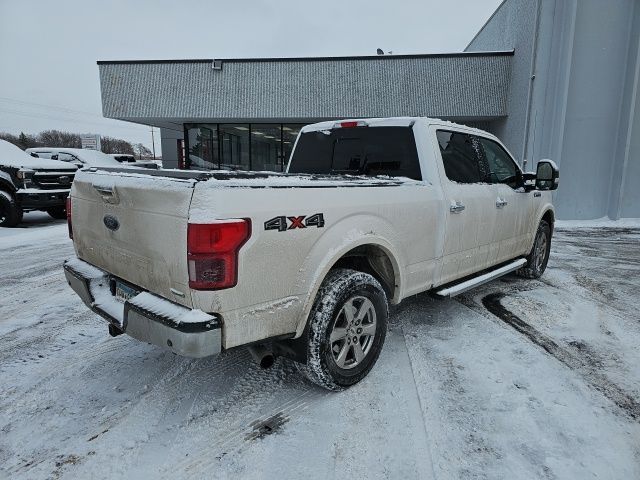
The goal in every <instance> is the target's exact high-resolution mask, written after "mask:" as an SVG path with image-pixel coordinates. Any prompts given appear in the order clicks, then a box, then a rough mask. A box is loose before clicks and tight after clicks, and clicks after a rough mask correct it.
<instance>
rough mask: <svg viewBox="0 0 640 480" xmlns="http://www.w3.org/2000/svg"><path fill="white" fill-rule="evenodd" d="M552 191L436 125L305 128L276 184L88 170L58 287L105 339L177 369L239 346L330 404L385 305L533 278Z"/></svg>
mask: <svg viewBox="0 0 640 480" xmlns="http://www.w3.org/2000/svg"><path fill="white" fill-rule="evenodd" d="M558 175H559V174H558V169H557V168H556V166H555V164H554V163H553V162H552V161H549V160H541V161H539V162H538V166H537V172H536V173H532V172H528V173H523V172H522V171H521V169H520V167H519V166H518V164H517V163H516V162H515V161H514V160H513V157H512V156H511V154H510V153H509V152H508V150H507V149H506V148H505V147H504V145H503V144H502V143H501V142H500V141H499V140H498V139H497V138H496V137H495V136H493V135H491V134H488V133H486V132H483V131H481V130H477V129H473V128H468V127H465V126H461V125H456V124H453V123H450V122H445V121H441V120H435V119H429V118H387V119H363V120H347V121H330V122H322V123H317V124H313V125H308V126H306V127H304V128H303V129H302V130H301V132H300V134H299V136H298V138H297V140H296V144H295V146H294V150H293V153H292V155H291V159H290V161H289V165H288V169H287V172H286V173H284V174H277V173H268V172H223V171H208V172H206V171H185V170H163V171H148V170H147V171H143V170H139V171H137V172H136V171H132V170H129V171H126V172H124V171H121V170H120V171H118V170H115V169H109V168H102V169H88V170H87V169H85V170H82V171H80V172H78V174H77V176H76V180H75V182H74V184H73V188H72V191H71V195H70V199H69V205H68V210H69V212H70V213H71V215H70V217H69V233H70V235H71V236H72V238H73V242H74V246H75V252H76V255H77V258H74V259H71V260H68V261H67V262H65V265H64V268H65V274H66V278H67V280H68V282H69V284H70V285H71V287H72V288H73V289H74V290H75V291H76V292H77V293H78V295H79V296H80V297H81V298H82V300H83V301H84V302H85V303H86V304H87V306H88V307H89V308H91V309H92V310H93V311H95V312H97V313H98V314H100V315H101V316H103V317H104V318H105V319H106V320H107V321H108V323H109V332H110V333H111V334H112V335H119V334H121V333H127V334H129V335H130V336H132V337H134V338H136V339H138V340H142V341H145V342H149V343H152V344H155V345H158V346H162V347H164V348H167V349H169V350H171V351H173V352H175V353H176V354H179V355H184V356H188V357H205V356H209V355H214V354H217V353H220V352H221V351H224V350H228V349H231V348H236V347H239V346H242V345H245V346H248V348H249V349H250V351H251V352H252V355H253V356H254V358H256V359H257V360H258V361H259V362H261V365H263V366H268V365H269V364H271V363H272V362H273V358H274V356H284V357H288V358H290V359H292V360H294V361H295V362H296V364H297V365H298V366H299V369H300V370H301V371H302V372H303V373H304V374H306V375H307V376H308V377H309V378H310V379H311V380H312V381H313V382H315V383H317V384H319V385H321V386H323V387H326V388H329V389H333V390H339V389H341V388H344V387H348V386H350V385H352V384H354V383H356V382H358V381H359V380H361V379H362V378H363V377H364V376H365V375H367V373H368V372H369V371H370V370H371V368H372V367H373V365H374V364H375V362H376V360H377V358H378V355H379V354H380V350H381V348H382V345H383V343H384V340H385V334H386V330H387V316H388V308H389V304H397V303H399V302H400V301H401V300H402V299H404V298H406V297H408V296H410V295H414V294H417V293H419V292H424V291H432V292H434V293H435V294H438V295H440V296H454V295H457V294H458V293H461V292H463V291H465V290H467V289H469V288H472V287H473V286H476V285H478V284H481V283H484V282H486V281H488V280H490V279H493V278H496V277H498V276H500V275H503V274H505V273H508V272H511V271H514V270H515V271H517V272H518V273H519V274H520V275H522V276H524V277H528V278H537V277H539V276H540V275H542V273H543V272H544V270H545V268H546V265H547V260H548V258H549V250H550V241H551V235H552V231H553V223H554V209H553V205H552V203H551V190H554V189H555V188H557V186H558Z"/></svg>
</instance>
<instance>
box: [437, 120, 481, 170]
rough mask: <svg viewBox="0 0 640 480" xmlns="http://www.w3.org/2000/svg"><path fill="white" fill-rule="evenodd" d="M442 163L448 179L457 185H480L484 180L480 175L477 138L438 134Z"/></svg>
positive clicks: (440, 131) (451, 133)
mask: <svg viewBox="0 0 640 480" xmlns="http://www.w3.org/2000/svg"><path fill="white" fill-rule="evenodd" d="M436 136H437V138H438V145H439V146H440V153H441V154H442V163H443V164H444V171H445V173H446V175H447V178H448V179H449V180H451V181H452V182H457V183H480V182H482V181H483V180H484V179H483V178H482V176H481V173H480V160H479V155H478V154H477V152H478V144H477V140H476V139H475V137H472V136H471V135H468V134H466V133H460V132H448V131H446V130H438V131H437V132H436Z"/></svg>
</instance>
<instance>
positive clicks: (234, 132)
mask: <svg viewBox="0 0 640 480" xmlns="http://www.w3.org/2000/svg"><path fill="white" fill-rule="evenodd" d="M249 128H250V127H249V124H231V123H221V124H219V125H218V135H219V138H220V168H222V169H228V170H251V169H252V168H251V160H250V157H249Z"/></svg>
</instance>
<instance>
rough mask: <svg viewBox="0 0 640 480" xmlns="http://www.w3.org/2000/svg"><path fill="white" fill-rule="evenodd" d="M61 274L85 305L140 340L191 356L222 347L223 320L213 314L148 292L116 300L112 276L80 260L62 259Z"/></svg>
mask: <svg viewBox="0 0 640 480" xmlns="http://www.w3.org/2000/svg"><path fill="white" fill-rule="evenodd" d="M64 274H65V277H66V278H67V283H68V284H69V286H71V288H72V289H73V290H74V291H75V292H76V293H77V294H78V296H79V297H80V298H81V299H82V301H83V302H84V303H85V305H87V307H89V308H90V309H91V310H93V311H94V312H96V313H97V314H98V315H100V316H102V317H103V318H105V319H106V320H107V321H109V323H111V324H112V325H114V326H115V327H116V328H117V329H119V330H121V331H123V332H124V333H126V334H128V335H130V336H132V337H134V338H136V339H138V340H140V341H143V342H148V343H152V344H154V345H157V346H159V347H164V348H166V349H168V350H171V351H172V352H174V353H176V354H178V355H182V356H185V357H193V358H201V357H208V356H210V355H215V354H217V353H220V351H221V350H222V331H221V327H222V322H221V319H220V318H219V317H218V316H216V315H215V314H207V313H204V312H202V311H200V310H191V309H189V308H186V307H183V306H181V305H178V304H175V303H173V302H170V301H169V300H165V299H164V298H162V297H158V296H157V295H153V294H151V293H148V292H141V293H139V294H138V295H136V296H134V297H131V298H130V299H129V300H127V301H126V302H124V303H122V302H119V301H118V300H116V298H115V297H114V296H113V295H112V293H111V287H110V281H111V279H112V277H111V275H109V274H108V273H107V272H105V271H103V270H100V269H98V268H96V267H94V266H93V265H90V264H89V263H87V262H83V261H82V260H79V259H72V260H67V261H66V262H64Z"/></svg>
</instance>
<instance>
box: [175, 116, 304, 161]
mask: <svg viewBox="0 0 640 480" xmlns="http://www.w3.org/2000/svg"><path fill="white" fill-rule="evenodd" d="M303 126H304V124H288V123H285V124H281V123H251V124H249V123H241V124H240V123H239V124H236V123H233V124H231V123H186V124H185V125H184V129H185V140H186V141H185V143H186V145H185V151H186V152H188V155H187V158H186V159H185V168H187V169H188V170H220V169H222V170H253V171H256V170H258V171H259V170H268V171H273V172H282V171H284V169H285V168H286V167H287V162H288V161H289V156H290V155H291V151H292V150H293V144H294V142H295V140H296V137H297V136H298V132H300V129H301V128H302V127H303Z"/></svg>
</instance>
